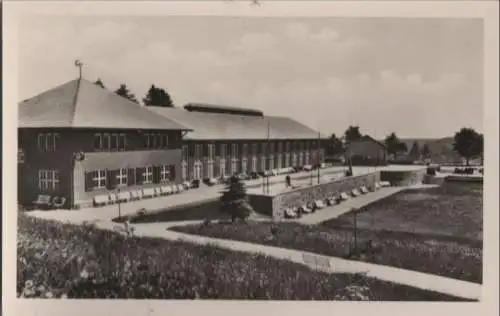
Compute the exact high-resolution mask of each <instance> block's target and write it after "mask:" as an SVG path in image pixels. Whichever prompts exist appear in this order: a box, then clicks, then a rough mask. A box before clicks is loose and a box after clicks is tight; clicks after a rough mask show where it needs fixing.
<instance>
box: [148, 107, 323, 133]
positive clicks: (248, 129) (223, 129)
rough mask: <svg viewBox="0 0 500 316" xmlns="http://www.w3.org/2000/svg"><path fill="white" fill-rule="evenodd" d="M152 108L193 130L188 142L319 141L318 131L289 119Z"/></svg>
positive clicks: (151, 108) (155, 111)
mask: <svg viewBox="0 0 500 316" xmlns="http://www.w3.org/2000/svg"><path fill="white" fill-rule="evenodd" d="M147 108H148V109H150V110H151V111H153V112H154V113H157V114H159V115H162V116H164V117H168V118H169V119H172V120H174V121H177V122H179V123H180V124H182V125H185V126H187V127H190V128H191V129H193V130H194V131H193V132H189V133H187V135H186V136H185V137H184V138H185V139H197V140H211V139H213V140H224V139H248V140H250V139H267V136H268V127H269V138H270V139H317V138H318V132H317V131H315V130H313V129H310V128H309V127H307V126H305V125H303V124H301V123H299V122H297V121H294V120H292V119H290V118H287V117H280V116H260V117H259V116H252V115H235V114H226V113H203V112H190V111H187V110H184V109H179V108H169V107H158V106H148V107H147Z"/></svg>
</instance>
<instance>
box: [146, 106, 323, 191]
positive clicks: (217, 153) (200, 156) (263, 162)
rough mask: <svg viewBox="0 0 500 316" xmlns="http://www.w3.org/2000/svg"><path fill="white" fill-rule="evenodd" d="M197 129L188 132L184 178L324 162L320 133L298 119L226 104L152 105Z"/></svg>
mask: <svg viewBox="0 0 500 316" xmlns="http://www.w3.org/2000/svg"><path fill="white" fill-rule="evenodd" d="M148 108H149V109H151V110H152V111H154V112H155V113H157V114H160V115H162V116H164V117H168V118H171V119H173V120H175V121H177V122H180V123H181V124H182V125H184V126H188V127H189V128H191V129H192V130H193V132H189V133H187V134H186V136H185V137H184V138H183V144H182V162H181V170H182V171H181V174H182V179H184V180H188V181H189V180H195V179H197V180H206V179H210V178H223V177H229V176H231V175H235V174H238V173H247V174H250V173H252V172H257V173H261V172H265V171H271V170H275V169H282V168H287V167H301V166H305V165H316V164H319V163H322V162H323V157H324V150H323V148H321V146H320V142H319V141H318V139H317V137H318V133H317V132H316V131H314V130H312V129H310V128H308V127H306V126H304V125H302V124H300V123H299V122H297V121H294V120H292V119H289V118H284V117H271V116H264V115H263V113H262V112H258V111H255V110H251V109H240V108H233V107H225V106H214V105H204V104H203V105H200V104H196V105H195V106H194V105H192V104H188V105H186V106H185V108H184V109H179V108H164V107H148Z"/></svg>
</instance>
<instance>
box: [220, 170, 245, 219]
mask: <svg viewBox="0 0 500 316" xmlns="http://www.w3.org/2000/svg"><path fill="white" fill-rule="evenodd" d="M246 198H247V196H246V189H245V185H244V184H243V183H242V182H241V180H240V179H239V178H237V177H231V178H230V180H229V184H228V185H227V187H226V190H225V191H224V192H223V193H222V196H221V197H220V210H221V211H222V212H225V213H229V214H230V215H231V219H232V221H233V222H234V221H235V220H236V219H242V220H245V219H246V218H247V217H248V216H250V214H251V212H252V211H253V209H252V207H251V206H250V204H248V202H247V200H246Z"/></svg>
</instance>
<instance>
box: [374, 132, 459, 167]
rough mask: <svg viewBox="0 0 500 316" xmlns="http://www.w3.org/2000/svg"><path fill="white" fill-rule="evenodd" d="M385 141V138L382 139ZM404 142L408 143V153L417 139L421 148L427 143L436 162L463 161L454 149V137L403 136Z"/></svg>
mask: <svg viewBox="0 0 500 316" xmlns="http://www.w3.org/2000/svg"><path fill="white" fill-rule="evenodd" d="M382 141H383V140H382ZM401 141H402V142H404V143H405V144H406V148H407V149H408V151H407V154H408V153H409V152H410V150H411V147H412V146H413V143H414V142H415V141H416V142H417V143H418V146H419V147H420V149H422V147H423V146H424V144H427V145H428V146H429V150H430V151H431V159H432V161H433V162H435V163H445V162H448V163H461V162H462V158H461V157H460V155H459V154H458V153H457V152H456V151H454V150H453V142H454V139H453V137H445V138H402V139H401Z"/></svg>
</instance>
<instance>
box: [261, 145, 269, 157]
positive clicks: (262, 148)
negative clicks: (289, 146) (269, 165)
mask: <svg viewBox="0 0 500 316" xmlns="http://www.w3.org/2000/svg"><path fill="white" fill-rule="evenodd" d="M266 145H267V144H266V143H262V144H261V150H260V152H261V154H262V155H265V154H266V151H267V146H266Z"/></svg>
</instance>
